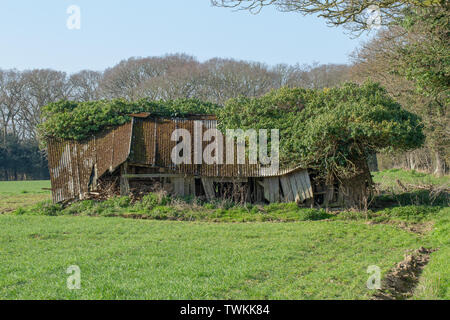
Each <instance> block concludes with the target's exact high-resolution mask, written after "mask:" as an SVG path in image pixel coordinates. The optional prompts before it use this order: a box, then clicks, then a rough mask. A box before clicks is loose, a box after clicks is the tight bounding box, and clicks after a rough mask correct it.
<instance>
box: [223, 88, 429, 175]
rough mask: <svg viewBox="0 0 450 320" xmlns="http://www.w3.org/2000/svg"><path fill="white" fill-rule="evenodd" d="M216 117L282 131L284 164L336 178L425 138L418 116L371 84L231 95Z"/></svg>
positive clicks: (225, 122) (233, 124) (228, 125)
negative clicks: (370, 159) (378, 155)
mask: <svg viewBox="0 0 450 320" xmlns="http://www.w3.org/2000/svg"><path fill="white" fill-rule="evenodd" d="M218 117H219V123H220V126H221V128H230V129H231V128H241V129H250V128H254V129H279V130H280V162H281V164H282V166H291V165H298V164H302V165H304V166H306V167H308V168H316V169H317V170H318V172H320V173H323V174H330V173H331V174H334V176H337V177H350V176H353V175H354V174H356V173H357V170H358V169H360V168H361V167H360V166H358V164H357V163H358V162H359V161H361V160H365V159H366V157H367V156H368V155H369V154H371V153H374V152H377V151H386V150H389V149H395V150H409V149H414V148H417V147H419V146H420V145H422V143H423V142H424V139H425V136H424V134H423V132H422V125H421V120H420V118H419V117H418V116H417V115H415V114H412V113H410V112H408V111H406V110H404V109H402V107H401V106H400V105H399V104H398V103H396V102H395V101H394V100H393V99H392V98H391V97H390V96H389V95H388V94H387V92H386V90H384V89H383V88H382V87H381V86H380V85H378V84H376V83H372V82H367V83H365V84H363V85H361V86H359V85H357V84H354V83H346V84H344V85H343V86H342V87H339V88H332V89H324V90H309V89H302V88H294V89H290V88H281V89H278V90H273V91H271V92H270V93H268V94H266V95H264V96H262V97H259V98H244V97H241V98H236V99H231V100H229V101H228V102H227V103H226V104H225V107H224V108H223V109H221V110H220V112H219V115H218Z"/></svg>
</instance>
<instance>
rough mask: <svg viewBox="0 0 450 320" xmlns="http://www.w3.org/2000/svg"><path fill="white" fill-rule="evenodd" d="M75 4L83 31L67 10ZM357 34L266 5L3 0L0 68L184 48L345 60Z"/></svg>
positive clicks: (267, 57)
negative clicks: (252, 8) (258, 9)
mask: <svg viewBox="0 0 450 320" xmlns="http://www.w3.org/2000/svg"><path fill="white" fill-rule="evenodd" d="M70 5H77V6H79V8H80V9H81V29H80V30H69V29H68V28H67V26H66V21H67V19H68V18H69V14H68V13H67V12H66V11H67V8H68V7H69V6H70ZM362 40H363V39H362V38H359V39H351V37H350V36H349V35H347V34H345V33H344V30H343V29H342V28H331V27H328V26H327V25H326V23H325V21H324V20H323V19H320V18H316V17H313V16H307V17H304V16H302V15H300V14H296V13H283V12H278V11H276V10H275V9H273V8H266V9H265V10H263V12H262V13H260V14H259V15H252V14H250V13H249V12H247V11H238V12H236V11H233V10H231V9H226V8H217V7H212V6H211V4H210V1H209V0H129V1H125V0H39V1H37V0H1V2H0V68H2V69H9V68H17V69H19V70H23V69H30V68H52V69H57V70H63V71H67V72H75V71H79V70H82V69H92V70H103V69H105V68H107V67H111V66H113V65H114V64H116V63H118V62H119V61H121V60H123V59H127V58H129V57H136V56H142V57H143V56H155V55H164V54H166V53H187V54H190V55H193V56H196V57H198V58H199V60H200V61H204V60H206V59H209V58H212V57H223V58H235V59H243V60H251V61H260V62H265V63H267V64H269V65H274V64H277V63H288V64H295V63H300V64H303V63H312V62H314V61H317V62H319V63H347V62H348V54H349V53H351V52H352V51H353V50H354V49H355V48H356V47H357V46H358V44H359V43H360V42H361V41H362Z"/></svg>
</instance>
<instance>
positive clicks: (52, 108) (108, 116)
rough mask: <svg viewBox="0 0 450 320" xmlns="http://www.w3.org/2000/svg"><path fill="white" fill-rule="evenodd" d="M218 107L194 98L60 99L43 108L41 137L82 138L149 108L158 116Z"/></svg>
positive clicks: (200, 112)
mask: <svg viewBox="0 0 450 320" xmlns="http://www.w3.org/2000/svg"><path fill="white" fill-rule="evenodd" d="M219 108H220V107H219V106H218V105H215V104H213V103H209V102H203V101H200V100H197V99H177V100H171V101H151V100H148V99H142V100H138V101H128V100H125V99H115V100H100V101H88V102H74V101H59V102H55V103H50V104H49V105H46V106H45V107H44V108H43V110H42V116H43V118H44V121H43V123H42V124H41V125H40V126H39V131H40V134H41V136H42V137H43V138H44V140H45V139H48V138H50V137H55V138H60V139H74V140H83V139H86V138H88V137H90V136H92V135H94V134H95V133H97V132H100V131H102V130H104V129H106V128H110V127H114V126H118V125H121V124H124V123H126V122H128V121H130V120H131V117H130V114H132V113H138V112H149V113H152V114H154V115H158V116H167V117H177V116H181V117H182V116H183V115H186V114H215V113H216V112H217V110H218V109H219Z"/></svg>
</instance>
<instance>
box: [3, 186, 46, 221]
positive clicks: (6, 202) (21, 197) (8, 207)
mask: <svg viewBox="0 0 450 320" xmlns="http://www.w3.org/2000/svg"><path fill="white" fill-rule="evenodd" d="M42 188H50V181H48V180H43V181H0V214H2V213H5V212H10V211H14V210H15V209H17V208H19V207H27V206H30V205H33V204H36V203H37V202H39V201H45V200H49V199H50V198H51V193H50V191H48V190H43V189H42Z"/></svg>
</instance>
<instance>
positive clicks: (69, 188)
mask: <svg viewBox="0 0 450 320" xmlns="http://www.w3.org/2000/svg"><path fill="white" fill-rule="evenodd" d="M132 127H133V124H132V122H129V123H126V124H124V125H122V126H119V127H116V128H114V129H112V130H109V131H106V132H104V133H102V134H99V135H97V136H95V137H92V138H90V139H88V140H85V141H82V142H77V141H68V140H65V141H63V140H59V139H50V140H49V141H48V163H49V170H50V180H51V183H52V197H53V201H54V202H61V201H64V200H69V199H74V198H83V194H85V193H86V192H88V191H89V185H90V183H91V182H92V179H93V177H94V176H98V177H100V176H101V175H103V174H104V173H105V172H106V171H108V170H114V169H115V168H116V167H117V166H119V165H120V164H122V163H123V162H124V161H126V159H127V158H128V154H129V151H130V142H131V132H132Z"/></svg>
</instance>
